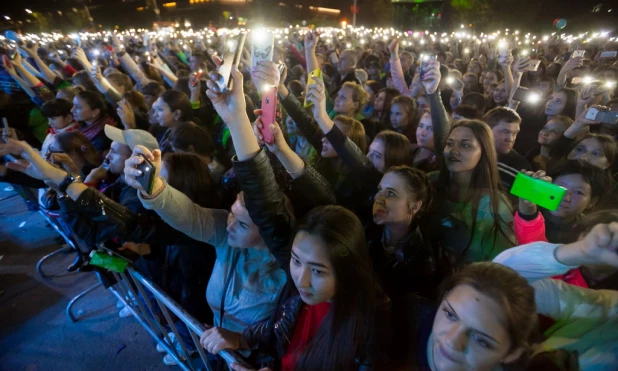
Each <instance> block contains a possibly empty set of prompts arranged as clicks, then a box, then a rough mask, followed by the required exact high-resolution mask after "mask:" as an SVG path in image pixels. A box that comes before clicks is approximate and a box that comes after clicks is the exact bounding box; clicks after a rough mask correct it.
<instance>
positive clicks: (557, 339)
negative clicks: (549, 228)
mask: <svg viewBox="0 0 618 371" xmlns="http://www.w3.org/2000/svg"><path fill="white" fill-rule="evenodd" d="M558 246H560V245H558V244H552V243H548V242H533V243H530V244H527V245H522V246H518V247H514V248H512V249H509V250H506V251H504V252H502V253H501V254H500V255H498V256H497V257H496V258H495V259H494V262H496V263H500V264H503V265H505V266H507V267H510V268H513V269H514V270H516V271H517V272H518V273H519V274H520V275H521V276H523V277H524V278H526V279H527V280H528V282H530V284H531V285H532V286H533V287H534V289H535V300H536V305H537V312H538V313H540V314H543V315H545V316H548V317H550V318H552V319H554V320H555V321H557V322H556V324H554V326H552V327H551V328H550V329H549V330H548V331H546V333H545V337H546V338H547V339H546V340H545V341H544V342H543V343H542V344H540V346H541V347H542V349H543V350H555V349H566V350H569V351H573V350H576V351H577V352H578V353H579V366H580V367H581V369H582V370H595V371H596V370H618V292H617V291H612V290H592V289H586V288H582V287H578V286H573V285H569V284H568V283H565V282H562V281H558V280H553V279H549V278H547V277H550V276H554V275H558V274H563V273H565V272H567V271H568V270H570V269H572V268H574V267H570V266H567V265H564V264H562V263H560V262H559V261H557V260H556V258H555V256H554V251H555V250H556V248H557V247H558Z"/></svg>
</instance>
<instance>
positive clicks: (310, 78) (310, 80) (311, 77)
mask: <svg viewBox="0 0 618 371" xmlns="http://www.w3.org/2000/svg"><path fill="white" fill-rule="evenodd" d="M322 78H323V77H322V70H321V69H319V68H316V69H315V70H313V71H311V73H309V74H308V75H307V87H306V88H305V104H303V108H307V107H311V106H312V105H313V102H311V101H310V100H307V98H306V97H307V94H308V93H309V85H312V84H316V79H319V80H322Z"/></svg>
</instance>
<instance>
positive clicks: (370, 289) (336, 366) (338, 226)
mask: <svg viewBox="0 0 618 371" xmlns="http://www.w3.org/2000/svg"><path fill="white" fill-rule="evenodd" d="M298 231H303V232H305V233H308V234H311V235H313V236H317V237H319V238H321V239H322V241H323V242H324V246H325V247H326V250H327V251H326V253H327V254H328V256H329V259H330V262H331V264H332V265H333V268H334V271H335V277H336V280H337V281H336V293H335V296H334V297H333V299H332V302H331V305H332V306H331V308H330V311H329V312H328V314H327V315H326V317H325V318H324V321H323V322H322V324H321V325H320V328H319V329H318V330H317V332H316V334H315V336H314V337H313V338H312V339H311V340H310V341H309V344H307V347H306V348H305V349H304V350H303V351H302V352H301V353H300V354H299V359H298V362H297V364H296V370H352V369H354V368H355V367H357V366H356V360H357V359H358V358H359V357H362V355H363V354H365V352H366V351H367V350H370V349H371V348H372V347H371V345H370V344H372V343H374V342H372V340H375V338H374V334H375V333H374V327H375V316H376V314H375V313H376V284H375V281H374V279H373V274H372V269H371V265H370V262H369V254H368V252H367V242H366V241H365V234H364V230H363V226H362V224H361V222H360V220H359V219H358V217H357V216H356V215H354V213H352V212H351V211H349V210H348V209H345V208H343V207H341V206H322V207H318V208H315V209H313V210H311V211H310V212H309V213H308V214H307V215H306V216H305V218H304V220H303V221H302V222H301V224H300V226H299V228H298ZM370 351H371V350H370Z"/></svg>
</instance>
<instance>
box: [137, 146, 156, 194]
mask: <svg viewBox="0 0 618 371" xmlns="http://www.w3.org/2000/svg"><path fill="white" fill-rule="evenodd" d="M140 156H141V155H140ZM142 158H143V159H144V162H142V163H141V164H140V165H137V169H138V170H141V172H142V175H140V176H138V177H137V181H138V182H139V184H140V185H141V186H142V188H144V190H145V191H146V193H148V194H149V195H151V194H152V187H153V186H154V180H155V173H156V170H157V167H156V166H154V165H153V164H152V162H150V160H148V159H147V158H146V157H144V156H142Z"/></svg>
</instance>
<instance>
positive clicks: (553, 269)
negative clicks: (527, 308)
mask: <svg viewBox="0 0 618 371" xmlns="http://www.w3.org/2000/svg"><path fill="white" fill-rule="evenodd" d="M617 251H618V223H611V224H599V225H597V226H595V227H594V228H593V229H592V230H591V231H590V232H589V233H588V234H587V235H586V237H585V238H584V239H582V240H580V241H577V242H574V243H571V244H565V245H557V244H551V243H547V242H536V243H531V244H527V245H523V246H519V247H515V248H512V249H509V250H506V251H504V252H503V253H501V254H500V255H498V256H497V257H496V258H495V259H494V262H496V263H500V264H503V265H506V266H508V267H510V268H513V269H514V270H516V271H517V272H518V273H519V274H520V275H522V276H523V277H525V278H526V279H528V281H530V282H532V283H533V285H534V287H535V291H536V302H537V310H538V311H539V313H542V314H545V315H548V316H550V317H552V318H555V319H561V318H569V317H571V316H573V315H575V314H576V313H577V312H578V307H580V306H582V307H583V306H585V307H586V313H587V314H586V317H587V318H607V317H608V316H609V315H611V313H615V312H616V309H618V294H616V292H607V291H605V290H600V291H597V290H590V289H582V288H579V287H575V286H571V285H568V284H566V283H563V282H559V281H554V280H546V279H543V278H548V277H551V276H554V275H558V274H562V273H565V272H567V271H568V270H570V269H572V268H575V267H578V266H581V265H592V266H609V267H613V268H618V254H617Z"/></svg>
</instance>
